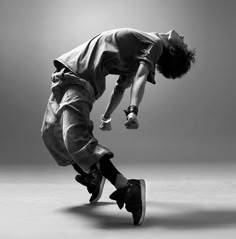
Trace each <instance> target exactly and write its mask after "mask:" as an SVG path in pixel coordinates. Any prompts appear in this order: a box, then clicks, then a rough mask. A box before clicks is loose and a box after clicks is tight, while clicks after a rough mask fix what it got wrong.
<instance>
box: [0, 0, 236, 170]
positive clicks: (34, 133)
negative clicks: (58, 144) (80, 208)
mask: <svg viewBox="0 0 236 239" xmlns="http://www.w3.org/2000/svg"><path fill="white" fill-rule="evenodd" d="M235 9H236V2H235V1H234V0H218V1H217V0H147V1H143V0H119V1H115V0H99V1H96V0H94V1H91V0H86V1H84V0H67V1H62V0H57V1H56V0H41V1H32V0H3V1H1V3H0V31H1V38H0V57H1V58H0V60H1V61H0V63H1V64H0V72H1V87H0V97H1V98H0V100H1V117H0V122H1V124H0V127H1V128H0V132H1V134H0V150H1V157H0V163H1V164H15V165H21V164H26V163H27V164H54V162H53V160H52V158H51V156H50V155H49V153H48V152H47V150H46V148H45V147H44V145H43V143H42V140H41V137H40V127H41V122H42V118H43V114H44V110H45V107H46V103H47V99H48V97H49V94H50V75H51V73H52V71H54V68H53V65H52V60H53V59H54V58H56V57H58V56H59V55H60V54H62V53H64V52H66V51H68V50H70V49H72V48H73V47H76V46H77V45H79V44H80V43H83V42H84V41H86V40H88V39H89V38H90V37H93V36H94V35H95V34H97V33H99V32H101V31H105V30H109V29H112V28H120V27H132V28H137V29H140V30H143V31H157V32H166V31H169V30H170V29H176V30H177V31H178V32H180V33H181V34H183V35H185V40H186V42H187V43H188V44H189V46H190V47H191V48H196V49H197V62H196V64H195V65H194V67H193V68H192V70H191V72H190V73H189V74H188V75H187V76H185V77H184V78H182V79H179V80H176V81H172V80H166V79H164V78H163V77H162V76H161V75H160V74H158V73H157V74H156V81H157V84H156V85H155V86H153V85H151V84H150V85H149V84H148V85H147V87H146V93H145V96H144V99H143V102H142V103H141V106H140V114H139V122H140V128H139V130H137V131H129V130H126V129H125V127H124V126H123V124H124V122H125V115H124V113H123V112H122V110H123V109H125V108H126V107H127V106H128V100H129V94H128V92H127V93H126V95H125V98H124V101H123V102H122V104H121V105H120V106H119V108H118V109H117V111H116V112H115V114H114V115H113V130H112V131H111V132H108V133H105V132H101V131H100V130H99V129H98V125H99V123H100V116H101V114H102V113H103V111H104V108H105V105H106V103H107V100H108V98H109V95H110V92H111V90H112V87H113V86H114V84H115V81H116V78H117V77H114V76H109V77H108V78H107V91H106V93H105V94H104V95H103V96H102V98H101V99H100V100H99V101H98V102H96V103H95V105H94V109H93V112H92V114H91V117H92V119H93V120H94V124H95V131H94V133H95V135H96V136H97V138H98V139H99V140H100V142H101V143H104V144H105V145H107V146H109V147H110V148H111V149H112V150H113V151H114V153H115V155H116V159H117V162H119V163H127V164H128V163H134V164H136V163H137V164H138V163H141V162H144V163H153V162H157V163H181V162H190V163H194V162H212V163H214V162H230V161H234V159H235V155H236V154H235V153H236V147H235V146H236V145H235V142H236V141H235V139H236V137H235V133H236V126H235V122H236V112H235V95H236V94H235V91H236V83H235V80H236V79H235V75H236V74H235V68H236V64H235V62H236V60H235V55H236V50H235V43H236V37H235V36H236V34H235V24H236V17H235Z"/></svg>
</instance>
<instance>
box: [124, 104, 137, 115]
mask: <svg viewBox="0 0 236 239" xmlns="http://www.w3.org/2000/svg"><path fill="white" fill-rule="evenodd" d="M124 112H125V115H126V116H128V115H129V114H130V113H134V114H135V115H136V116H137V115H138V106H135V105H130V106H129V107H128V108H127V110H124Z"/></svg>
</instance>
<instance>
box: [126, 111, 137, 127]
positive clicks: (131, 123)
mask: <svg viewBox="0 0 236 239" xmlns="http://www.w3.org/2000/svg"><path fill="white" fill-rule="evenodd" d="M125 127H126V129H137V128H138V127H139V123H138V119H137V116H136V114H134V113H129V114H128V116H127V121H126V122H125Z"/></svg>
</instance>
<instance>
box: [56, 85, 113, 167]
mask: <svg viewBox="0 0 236 239" xmlns="http://www.w3.org/2000/svg"><path fill="white" fill-rule="evenodd" d="M92 104H93V102H90V101H89V94H88V91H87V88H86V85H72V86H70V87H68V89H67V91H66V93H65V94H64V96H63V98H62V101H61V106H62V107H61V108H60V112H61V125H62V133H63V139H64V143H65V146H66V149H67V151H68V152H69V154H70V155H71V157H72V159H73V160H74V162H76V164H78V165H79V167H81V168H82V169H83V170H84V171H87V170H88V169H89V168H90V167H91V166H92V165H93V164H95V163H97V162H98V161H99V159H100V158H101V157H102V156H104V155H105V154H107V153H112V152H111V151H110V150H109V149H108V148H107V147H105V146H102V145H100V144H98V140H97V139H96V138H95V137H94V135H93V122H92V121H91V119H90V111H91V109H92Z"/></svg>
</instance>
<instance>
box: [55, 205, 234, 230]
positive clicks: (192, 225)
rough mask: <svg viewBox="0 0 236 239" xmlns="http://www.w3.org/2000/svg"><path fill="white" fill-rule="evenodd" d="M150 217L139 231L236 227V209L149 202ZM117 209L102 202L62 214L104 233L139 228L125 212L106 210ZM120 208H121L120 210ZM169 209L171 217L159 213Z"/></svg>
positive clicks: (82, 206) (68, 210)
mask: <svg viewBox="0 0 236 239" xmlns="http://www.w3.org/2000/svg"><path fill="white" fill-rule="evenodd" d="M147 204H148V206H149V213H147V216H146V219H145V221H144V224H143V225H142V226H141V227H138V228H151V227H152V228H153V227H159V228H166V229H175V230H178V229H179V230H191V229H198V230H201V229H217V228H230V227H232V228H235V227H236V208H232V209H230V208H227V209H224V208H217V209H215V208H214V209H210V208H207V207H201V206H199V205H193V204H185V203H169V202H168V203H162V202H152V201H151V202H147ZM111 205H112V206H116V205H115V203H110V202H98V203H97V204H94V205H90V204H83V205H80V206H75V207H67V208H63V209H60V212H63V213H69V214H74V215H77V216H78V217H79V218H80V219H81V218H83V217H86V218H87V219H89V220H91V223H93V224H95V226H96V227H97V228H101V229H130V228H137V227H135V226H133V224H132V216H131V214H130V213H127V212H126V211H125V209H122V210H123V212H124V214H122V215H120V214H117V210H119V209H118V208H114V213H111V211H112V210H110V209H109V210H105V211H106V212H103V209H102V207H108V206H111ZM116 207H117V206H116ZM163 209H165V210H166V209H167V210H168V212H169V213H168V214H164V215H163V213H160V214H158V210H163Z"/></svg>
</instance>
